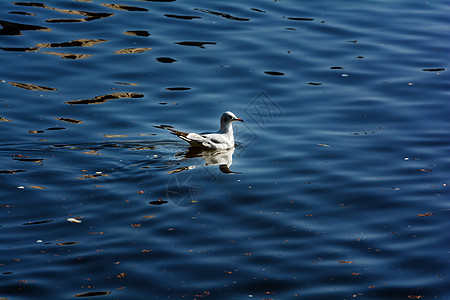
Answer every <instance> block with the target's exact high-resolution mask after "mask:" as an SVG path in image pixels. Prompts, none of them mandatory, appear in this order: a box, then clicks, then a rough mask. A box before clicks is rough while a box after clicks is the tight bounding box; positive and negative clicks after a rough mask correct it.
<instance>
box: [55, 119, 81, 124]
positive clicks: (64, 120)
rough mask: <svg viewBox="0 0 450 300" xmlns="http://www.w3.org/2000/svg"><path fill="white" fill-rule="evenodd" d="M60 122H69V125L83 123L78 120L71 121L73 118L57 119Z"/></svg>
mask: <svg viewBox="0 0 450 300" xmlns="http://www.w3.org/2000/svg"><path fill="white" fill-rule="evenodd" d="M55 119H56V120H58V121H63V122H68V123H72V124H81V123H83V121H80V120H76V119H71V118H55Z"/></svg>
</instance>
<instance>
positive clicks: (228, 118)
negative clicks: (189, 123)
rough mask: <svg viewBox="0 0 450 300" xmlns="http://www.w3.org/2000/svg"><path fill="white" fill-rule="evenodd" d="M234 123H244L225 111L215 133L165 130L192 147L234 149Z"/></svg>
mask: <svg viewBox="0 0 450 300" xmlns="http://www.w3.org/2000/svg"><path fill="white" fill-rule="evenodd" d="M235 121H240V122H244V120H242V119H240V118H238V117H236V116H235V115H234V114H233V113H232V112H231V111H227V112H225V113H224V114H223V115H222V117H221V118H220V129H219V131H217V132H204V133H192V132H191V133H187V132H182V131H178V130H175V129H172V128H167V129H168V130H170V131H171V132H172V134H174V135H176V136H177V137H179V138H180V139H183V140H185V141H186V142H188V143H189V144H190V145H191V146H192V147H203V148H208V149H222V150H224V149H231V148H233V147H234V136H233V122H235Z"/></svg>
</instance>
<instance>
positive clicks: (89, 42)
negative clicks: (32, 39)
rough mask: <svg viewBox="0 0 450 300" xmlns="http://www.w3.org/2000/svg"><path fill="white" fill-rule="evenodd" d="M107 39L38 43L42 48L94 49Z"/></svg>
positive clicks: (37, 45)
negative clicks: (93, 47)
mask: <svg viewBox="0 0 450 300" xmlns="http://www.w3.org/2000/svg"><path fill="white" fill-rule="evenodd" d="M107 41H108V40H105V39H77V40H73V41H69V42H63V43H38V44H36V47H40V48H62V47H92V46H95V45H97V44H100V43H104V42H107Z"/></svg>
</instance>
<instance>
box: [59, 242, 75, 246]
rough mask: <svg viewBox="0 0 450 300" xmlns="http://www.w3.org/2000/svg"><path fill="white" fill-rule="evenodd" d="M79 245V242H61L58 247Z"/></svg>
mask: <svg viewBox="0 0 450 300" xmlns="http://www.w3.org/2000/svg"><path fill="white" fill-rule="evenodd" d="M76 244H78V242H61V243H57V244H56V245H58V246H68V245H76Z"/></svg>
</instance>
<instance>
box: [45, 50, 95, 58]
mask: <svg viewBox="0 0 450 300" xmlns="http://www.w3.org/2000/svg"><path fill="white" fill-rule="evenodd" d="M42 53H45V54H51V55H56V56H59V57H61V58H64V59H85V58H88V57H91V56H92V54H75V53H60V52H50V51H42Z"/></svg>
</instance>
